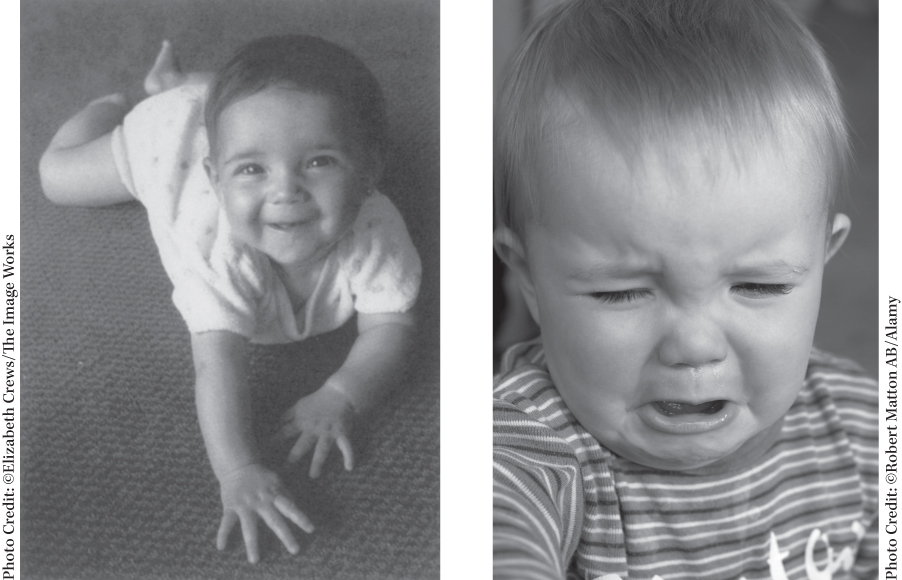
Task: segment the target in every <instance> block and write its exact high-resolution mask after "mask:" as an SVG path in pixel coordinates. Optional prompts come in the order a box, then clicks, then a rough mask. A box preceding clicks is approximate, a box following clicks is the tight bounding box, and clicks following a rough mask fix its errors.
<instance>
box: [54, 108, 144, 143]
mask: <svg viewBox="0 0 902 580" xmlns="http://www.w3.org/2000/svg"><path fill="white" fill-rule="evenodd" d="M127 112H128V107H127V105H126V103H125V98H124V97H122V96H121V95H110V96H108V97H103V98H100V99H97V100H96V101H92V102H91V103H88V105H87V106H86V107H85V108H84V109H82V110H81V111H79V112H77V113H75V115H73V116H72V117H71V118H70V119H69V120H68V121H66V122H65V123H63V126H62V127H60V128H59V130H58V131H57V132H56V135H54V136H53V139H52V140H51V141H50V146H49V147H48V148H47V150H48V151H51V150H59V149H68V148H70V147H77V146H79V145H84V144H85V143H90V142H91V141H94V140H95V139H97V138H99V137H102V136H104V135H106V134H107V133H109V132H110V131H112V130H113V129H115V128H116V126H117V125H119V124H120V123H121V122H122V118H123V117H125V114H126V113H127Z"/></svg>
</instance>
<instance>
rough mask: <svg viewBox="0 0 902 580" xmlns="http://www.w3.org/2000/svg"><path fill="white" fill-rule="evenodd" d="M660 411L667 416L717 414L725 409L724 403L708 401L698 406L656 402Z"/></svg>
mask: <svg viewBox="0 0 902 580" xmlns="http://www.w3.org/2000/svg"><path fill="white" fill-rule="evenodd" d="M655 405H657V407H658V410H660V411H661V412H662V413H664V414H665V415H689V414H691V413H707V414H710V413H716V412H717V411H719V410H720V409H721V407H723V401H706V402H704V403H699V404H698V405H692V404H690V403H675V402H672V401H656V402H655Z"/></svg>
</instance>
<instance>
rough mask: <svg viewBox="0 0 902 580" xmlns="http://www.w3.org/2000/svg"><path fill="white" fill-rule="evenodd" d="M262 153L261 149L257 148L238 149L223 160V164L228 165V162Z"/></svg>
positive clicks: (238, 160)
mask: <svg viewBox="0 0 902 580" xmlns="http://www.w3.org/2000/svg"><path fill="white" fill-rule="evenodd" d="M261 155H262V152H261V151H258V150H257V149H249V150H247V151H239V152H237V153H235V154H234V155H232V156H231V157H229V158H228V159H226V160H225V161H223V163H222V164H223V165H229V164H230V163H237V162H240V161H244V160H245V159H252V158H254V157H260V156H261Z"/></svg>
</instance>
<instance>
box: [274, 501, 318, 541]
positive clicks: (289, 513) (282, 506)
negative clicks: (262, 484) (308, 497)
mask: <svg viewBox="0 0 902 580" xmlns="http://www.w3.org/2000/svg"><path fill="white" fill-rule="evenodd" d="M273 505H274V506H276V509H277V510H279V511H280V512H281V513H282V515H283V516H285V517H286V518H288V519H289V520H291V521H292V522H294V524H295V525H296V526H297V527H299V528H301V529H302V530H304V531H305V532H307V533H308V534H311V533H313V530H314V527H313V522H311V521H310V518H308V517H307V515H306V514H304V512H302V511H301V510H300V509H298V506H296V505H295V504H294V502H293V501H291V499H289V498H288V497H286V496H284V495H280V496H277V497H276V499H275V501H273Z"/></svg>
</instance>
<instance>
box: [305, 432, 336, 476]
mask: <svg viewBox="0 0 902 580" xmlns="http://www.w3.org/2000/svg"><path fill="white" fill-rule="evenodd" d="M331 450H332V440H331V439H329V438H327V437H320V438H319V441H317V442H316V451H314V452H313V461H311V462H310V477H311V479H316V478H317V477H319V474H320V473H321V472H322V467H323V463H325V462H326V459H328V458H329V451H331Z"/></svg>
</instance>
